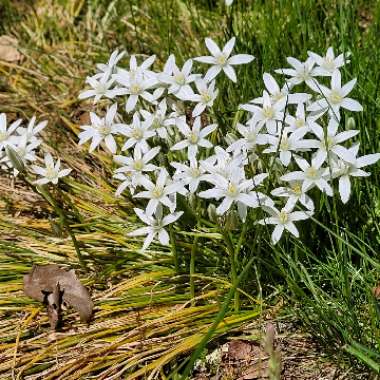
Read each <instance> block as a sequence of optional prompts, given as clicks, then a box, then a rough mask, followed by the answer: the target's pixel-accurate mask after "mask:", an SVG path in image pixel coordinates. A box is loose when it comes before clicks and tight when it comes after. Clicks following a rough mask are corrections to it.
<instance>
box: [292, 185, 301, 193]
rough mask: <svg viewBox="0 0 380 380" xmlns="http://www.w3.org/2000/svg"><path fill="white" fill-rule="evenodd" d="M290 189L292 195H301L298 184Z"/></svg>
mask: <svg viewBox="0 0 380 380" xmlns="http://www.w3.org/2000/svg"><path fill="white" fill-rule="evenodd" d="M291 189H292V191H293V193H294V194H296V195H301V194H302V186H301V183H300V182H296V183H294V184H293V185H292V186H291Z"/></svg>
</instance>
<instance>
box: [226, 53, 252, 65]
mask: <svg viewBox="0 0 380 380" xmlns="http://www.w3.org/2000/svg"><path fill="white" fill-rule="evenodd" d="M254 59H255V57H254V56H253V55H249V54H237V55H234V56H233V57H231V58H230V59H229V60H228V61H227V62H228V64H229V65H244V64H246V63H249V62H252V61H253V60H254Z"/></svg>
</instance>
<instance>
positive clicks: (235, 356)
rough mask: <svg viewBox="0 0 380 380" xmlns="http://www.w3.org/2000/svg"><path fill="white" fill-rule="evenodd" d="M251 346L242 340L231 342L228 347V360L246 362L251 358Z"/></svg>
mask: <svg viewBox="0 0 380 380" xmlns="http://www.w3.org/2000/svg"><path fill="white" fill-rule="evenodd" d="M251 351H252V345H251V344H250V343H247V342H244V341H242V340H233V341H232V342H230V343H229V345H228V357H229V359H230V360H248V359H249V358H250V357H251Z"/></svg>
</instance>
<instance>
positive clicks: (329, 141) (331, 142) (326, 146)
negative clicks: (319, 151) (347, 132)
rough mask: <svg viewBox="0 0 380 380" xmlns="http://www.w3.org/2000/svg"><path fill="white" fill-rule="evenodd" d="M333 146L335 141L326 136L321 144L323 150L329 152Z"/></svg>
mask: <svg viewBox="0 0 380 380" xmlns="http://www.w3.org/2000/svg"><path fill="white" fill-rule="evenodd" d="M334 145H335V140H334V137H332V136H327V137H326V140H323V142H322V147H323V148H324V149H325V150H330V149H331V148H332V147H333V146H334Z"/></svg>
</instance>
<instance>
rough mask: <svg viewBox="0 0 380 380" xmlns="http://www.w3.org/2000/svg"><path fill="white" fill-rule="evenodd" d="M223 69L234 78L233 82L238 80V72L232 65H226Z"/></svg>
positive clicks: (229, 76)
mask: <svg viewBox="0 0 380 380" xmlns="http://www.w3.org/2000/svg"><path fill="white" fill-rule="evenodd" d="M223 71H224V72H225V73H226V75H227V76H228V78H230V79H231V80H232V82H235V83H236V82H237V78H236V73H235V70H234V68H233V67H232V66H228V65H227V66H224V67H223Z"/></svg>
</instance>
